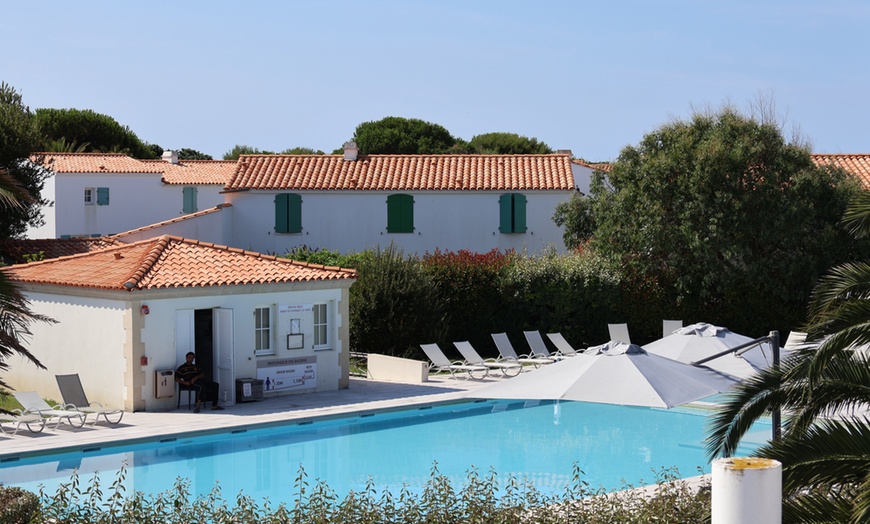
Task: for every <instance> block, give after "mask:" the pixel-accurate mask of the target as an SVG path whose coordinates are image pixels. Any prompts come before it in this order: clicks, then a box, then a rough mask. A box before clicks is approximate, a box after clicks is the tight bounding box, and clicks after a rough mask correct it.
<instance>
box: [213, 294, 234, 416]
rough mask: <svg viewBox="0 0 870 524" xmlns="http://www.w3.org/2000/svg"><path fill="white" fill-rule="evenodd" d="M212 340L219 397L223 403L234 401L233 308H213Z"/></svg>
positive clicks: (232, 402)
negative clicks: (219, 388)
mask: <svg viewBox="0 0 870 524" xmlns="http://www.w3.org/2000/svg"><path fill="white" fill-rule="evenodd" d="M212 311H213V313H214V315H213V321H214V323H213V336H212V338H213V341H214V355H215V357H216V358H215V380H216V381H217V382H218V383H219V384H220V386H221V390H220V393H219V394H220V398H221V402H222V403H224V404H234V403H235V402H236V388H235V370H234V366H233V363H234V359H235V349H234V348H233V310H232V309H224V308H214V309H213V310H212Z"/></svg>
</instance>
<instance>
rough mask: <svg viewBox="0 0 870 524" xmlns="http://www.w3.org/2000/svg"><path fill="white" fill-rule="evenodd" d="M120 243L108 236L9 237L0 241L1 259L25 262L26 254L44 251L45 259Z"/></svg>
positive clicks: (7, 261) (97, 249)
mask: <svg viewBox="0 0 870 524" xmlns="http://www.w3.org/2000/svg"><path fill="white" fill-rule="evenodd" d="M119 243H120V242H118V241H117V240H112V239H110V238H106V237H100V238H46V239H23V240H16V239H7V240H3V241H2V242H0V260H2V261H3V262H4V263H5V264H25V263H27V260H26V259H25V258H24V256H25V255H33V254H36V253H42V256H43V259H50V258H57V257H64V256H69V255H75V254H77V253H90V252H91V251H99V250H100V249H105V248H107V247H111V246H115V245H118V244H119Z"/></svg>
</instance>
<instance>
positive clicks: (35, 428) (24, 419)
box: [0, 410, 45, 435]
mask: <svg viewBox="0 0 870 524" xmlns="http://www.w3.org/2000/svg"><path fill="white" fill-rule="evenodd" d="M3 424H14V425H15V427H14V428H9V430H11V431H12V433H7V430H6V429H4V428H3ZM22 424H23V425H24V426H25V427H27V429H28V431H30V432H31V433H39V432H40V431H42V430H43V429H45V418H43V417H42V416H40V415H24V414H22V413H21V411H19V410H16V412H15V413H14V414H12V415H7V414H5V413H0V432H2V433H3V434H8V435H15V434H16V433H18V430H19V429H21V425H22Z"/></svg>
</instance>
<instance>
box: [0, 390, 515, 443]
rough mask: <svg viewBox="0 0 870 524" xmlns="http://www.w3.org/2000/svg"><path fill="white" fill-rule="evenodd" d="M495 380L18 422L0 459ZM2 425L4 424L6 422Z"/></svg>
mask: <svg viewBox="0 0 870 524" xmlns="http://www.w3.org/2000/svg"><path fill="white" fill-rule="evenodd" d="M496 380H500V378H498V377H496V378H492V377H490V378H487V379H485V380H482V381H481V380H463V379H456V378H448V377H430V379H429V381H428V382H424V383H421V384H403V383H394V382H377V381H373V380H368V379H364V378H351V379H350V386H349V388H348V389H343V390H338V391H328V392H322V393H302V394H296V395H286V396H281V397H271V398H267V399H264V400H258V401H255V402H245V403H239V404H235V405H232V406H227V407H226V409H225V410H223V411H212V410H211V409H208V408H206V409H203V410H202V411H201V412H200V413H193V412H191V411H188V409H187V408H186V407H185V406H184V405H182V407H181V409H177V410H172V411H161V412H137V413H125V414H124V418H123V419H122V421H121V423H120V424H117V425H110V424H107V423H106V422H105V421H104V420H103V419H102V418H101V421H100V422H98V423H97V425H96V426H92V425H91V423H90V421H91V420H92V419H89V421H88V423H87V424H86V425H85V426H84V427H82V428H73V427H71V426H69V425H68V424H64V423H62V424H61V425H60V426H59V427H58V428H57V429H55V428H54V425H53V424H52V425H51V426H46V428H45V430H44V431H43V432H41V433H36V434H34V433H31V432H29V431H27V429H26V428H25V427H23V426H22V428H21V430H20V431H19V432H18V434H17V435H15V436H10V435H0V460H10V459H14V458H15V457H20V456H23V455H32V454H41V453H51V452H56V451H64V450H70V451H73V450H75V451H78V450H81V449H82V448H93V447H101V446H108V445H112V446H114V445H119V444H126V443H135V442H139V441H146V440H154V439H156V438H168V437H169V436H172V435H178V434H189V433H202V432H216V431H227V430H232V429H243V428H250V427H252V426H258V425H270V424H278V423H281V422H284V421H288V420H299V419H311V418H318V417H328V416H335V415H342V414H346V413H355V412H374V411H378V410H388V409H396V408H403V407H409V406H419V405H428V404H435V403H441V402H450V401H460V400H462V399H463V398H464V395H465V394H466V393H467V392H468V391H471V390H473V389H475V388H478V387H480V386H483V385H486V384H491V383H493V382H494V381H496ZM5 427H6V428H8V427H9V426H8V424H7V425H5Z"/></svg>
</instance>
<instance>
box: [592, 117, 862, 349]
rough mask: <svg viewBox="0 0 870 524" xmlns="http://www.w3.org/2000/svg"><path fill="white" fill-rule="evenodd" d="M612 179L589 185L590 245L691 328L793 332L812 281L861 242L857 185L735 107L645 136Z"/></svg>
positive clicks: (624, 153)
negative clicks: (854, 224)
mask: <svg viewBox="0 0 870 524" xmlns="http://www.w3.org/2000/svg"><path fill="white" fill-rule="evenodd" d="M607 178H608V180H607V182H608V184H609V187H605V184H604V180H603V176H602V175H601V174H600V173H599V174H598V175H597V177H596V180H594V181H593V189H592V193H593V197H592V210H593V215H594V221H595V225H596V229H595V235H594V238H593V246H594V247H595V248H596V249H598V250H600V252H601V253H602V254H604V255H605V256H609V257H610V256H612V257H615V258H617V259H620V260H622V262H623V264H625V265H626V266H630V272H631V273H632V274H635V275H636V276H637V278H638V279H641V280H645V281H649V282H652V283H654V285H655V286H659V287H660V288H661V290H662V291H663V296H665V297H666V298H667V300H668V301H669V303H668V304H667V309H669V310H670V315H674V316H676V315H680V316H681V317H682V318H684V319H687V320H688V319H689V318H696V319H702V320H705V321H709V322H714V323H717V324H721V325H725V326H728V327H729V328H730V329H732V330H733V331H736V332H742V333H746V334H749V335H757V334H765V333H767V332H768V331H770V330H771V329H772V328H775V329H779V330H781V331H783V332H786V331H788V329H789V328H790V327H793V326H796V325H798V324H799V323H800V322H801V320H802V318H803V314H804V311H805V306H806V303H807V300H808V298H809V294H810V291H811V288H812V284H813V282H815V281H816V279H817V278H818V276H819V275H820V274H821V273H822V272H823V271H824V269H825V268H827V267H830V266H831V265H832V264H833V263H835V262H837V261H840V260H843V259H844V258H843V257H845V256H846V255H847V254H848V253H849V252H850V250H851V249H853V246H854V244H853V243H852V242H851V241H850V240H849V239H848V237H847V236H846V235H845V232H844V231H843V229H842V228H841V227H839V226H838V221H839V218H840V217H841V216H842V213H843V211H844V209H845V208H846V205H847V203H848V201H849V199H850V198H851V196H852V195H853V194H855V192H856V190H857V188H858V185H857V183H856V182H855V181H853V180H851V179H849V178H848V176H847V175H846V174H845V173H844V172H842V171H839V170H836V169H829V168H820V167H817V166H816V165H815V164H814V163H813V162H812V159H811V157H810V153H809V151H808V149H807V148H805V147H803V146H801V145H798V144H793V143H787V142H786V141H785V139H784V138H783V136H782V133H781V130H780V129H779V128H778V127H777V126H776V125H773V124H771V123H768V122H760V121H757V120H754V119H752V118H749V117H746V116H743V115H741V114H739V113H737V112H736V111H735V110H733V109H732V108H728V107H726V108H724V109H722V110H720V111H719V112H717V113H715V114H695V115H693V118H692V120H691V121H688V122H685V121H675V122H672V123H669V124H666V125H664V126H662V127H661V128H659V129H657V130H655V131H653V132H651V133H649V134H647V135H646V136H644V138H643V139H642V140H641V142H640V144H638V145H637V146H629V147H626V148H625V149H623V151H622V152H621V154H620V156H619V158H618V159H617V161H616V162H615V163H614V164H613V169H612V171H611V172H610V173H609V174H608V175H607ZM579 229H581V228H578V230H579ZM678 318H679V317H678ZM629 321H631V319H629Z"/></svg>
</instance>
